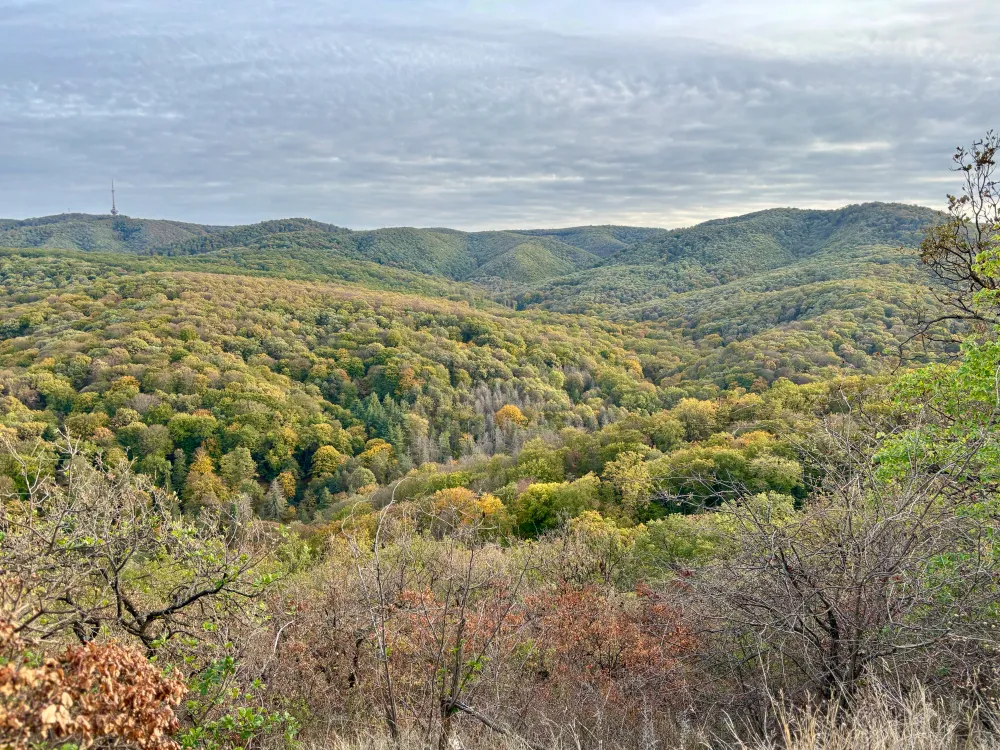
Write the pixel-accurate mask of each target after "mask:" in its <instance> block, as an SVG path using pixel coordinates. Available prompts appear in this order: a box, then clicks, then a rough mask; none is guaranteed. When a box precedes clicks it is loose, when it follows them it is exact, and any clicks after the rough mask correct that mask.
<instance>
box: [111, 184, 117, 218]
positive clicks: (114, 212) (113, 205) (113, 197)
mask: <svg viewBox="0 0 1000 750" xmlns="http://www.w3.org/2000/svg"><path fill="white" fill-rule="evenodd" d="M111 215H112V216H117V215H118V207H117V206H116V205H115V181H114V180H112V181H111Z"/></svg>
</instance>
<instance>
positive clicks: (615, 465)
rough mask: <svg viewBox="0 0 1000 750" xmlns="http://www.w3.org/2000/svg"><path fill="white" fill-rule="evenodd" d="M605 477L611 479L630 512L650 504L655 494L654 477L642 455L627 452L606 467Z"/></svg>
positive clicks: (620, 454) (619, 455)
mask: <svg viewBox="0 0 1000 750" xmlns="http://www.w3.org/2000/svg"><path fill="white" fill-rule="evenodd" d="M604 477H605V478H606V479H610V480H611V482H612V483H613V484H614V485H615V489H617V490H618V492H619V493H620V494H621V498H622V504H623V505H624V506H625V509H626V510H628V511H629V512H632V511H634V510H635V509H636V508H638V507H640V506H642V505H646V504H648V503H649V498H650V495H651V494H652V492H653V486H654V482H653V477H652V476H651V475H650V473H649V465H648V464H647V463H646V461H645V457H644V456H643V455H642V454H641V453H637V452H635V451H625V452H624V453H619V454H618V458H616V459H615V460H614V461H612V462H611V463H609V464H606V465H605V467H604Z"/></svg>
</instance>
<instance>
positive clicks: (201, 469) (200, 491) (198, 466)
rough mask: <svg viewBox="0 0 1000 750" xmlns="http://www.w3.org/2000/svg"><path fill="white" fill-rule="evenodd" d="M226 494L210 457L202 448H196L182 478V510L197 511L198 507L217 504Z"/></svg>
mask: <svg viewBox="0 0 1000 750" xmlns="http://www.w3.org/2000/svg"><path fill="white" fill-rule="evenodd" d="M226 494H227V493H226V488H225V486H224V485H223V484H222V480H221V479H219V477H218V476H216V474H215V467H214V465H213V464H212V457H211V456H209V455H208V451H206V450H205V449H204V448H198V450H196V451H195V453H194V459H193V460H192V461H191V466H190V468H189V469H188V473H187V478H186V479H185V480H184V492H183V493H182V497H183V499H184V510H185V511H186V512H189V513H197V512H198V509H199V508H203V507H206V506H208V507H214V506H218V505H219V504H220V503H221V502H222V500H223V499H224V498H225V497H226Z"/></svg>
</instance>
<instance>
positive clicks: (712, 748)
mask: <svg viewBox="0 0 1000 750" xmlns="http://www.w3.org/2000/svg"><path fill="white" fill-rule="evenodd" d="M775 715H776V717H777V720H776V722H775V724H776V725H777V727H778V729H777V732H776V735H777V736H775V737H773V738H770V739H760V738H750V737H749V735H751V734H752V733H751V732H749V731H742V730H741V729H739V728H738V727H737V726H736V725H734V724H730V725H729V727H728V729H727V730H726V731H725V732H723V733H722V734H723V735H724V736H722V737H718V738H716V739H714V740H705V739H696V738H695V737H694V736H692V738H691V740H690V741H689V742H682V743H680V744H677V742H676V741H670V740H667V739H665V738H658V739H653V738H649V739H648V740H646V741H644V742H639V743H636V742H635V741H634V740H632V741H624V742H618V743H615V742H607V741H605V742H604V743H595V742H588V741H587V740H586V739H585V738H582V737H579V736H576V735H575V733H574V732H572V731H563V732H561V735H562V736H561V737H560V738H558V739H556V738H553V739H552V740H551V741H550V742H543V743H539V744H540V745H541V746H542V747H545V748H550V749H551V750H587V749H588V748H594V750H597V749H598V748H600V749H601V750H862V749H863V750H1000V738H998V737H997V735H995V734H991V733H988V732H987V731H985V730H984V729H983V723H982V722H980V721H977V720H976V717H975V715H974V714H973V713H971V712H969V711H965V710H962V709H957V710H956V709H954V708H949V707H946V706H945V705H944V704H942V703H940V702H938V701H936V700H934V699H932V698H931V697H929V696H928V695H927V694H926V693H925V692H923V691H919V690H918V691H915V692H914V693H913V694H912V695H910V696H909V697H907V698H899V697H895V696H893V695H892V694H890V693H888V692H884V691H872V692H871V693H870V694H868V695H867V696H866V697H865V699H864V700H863V701H862V702H861V706H860V708H859V709H858V710H857V711H855V712H854V713H853V714H851V715H850V716H847V715H845V714H843V713H839V712H837V711H834V710H830V709H812V710H808V709H807V710H801V709H782V708H778V709H777V710H776V713H775ZM431 747H435V745H431ZM452 747H453V748H454V750H459V749H460V748H461V749H463V750H486V749H487V748H489V749H490V750H526V745H524V744H522V743H520V742H518V741H516V740H513V739H504V738H502V737H497V736H492V737H481V738H479V739H478V741H468V740H465V741H461V742H460V743H459V742H456V744H453V745H452ZM427 748H428V746H427V745H424V744H423V743H422V742H420V741H419V740H416V739H414V740H409V741H407V740H404V741H403V742H402V744H401V745H400V746H399V747H396V746H394V745H393V744H392V743H391V742H390V741H389V740H388V739H387V738H382V737H367V738H362V739H354V740H347V739H334V740H331V741H330V742H329V743H322V744H315V745H312V746H311V748H310V750H427Z"/></svg>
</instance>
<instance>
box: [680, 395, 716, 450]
mask: <svg viewBox="0 0 1000 750" xmlns="http://www.w3.org/2000/svg"><path fill="white" fill-rule="evenodd" d="M717 412H718V407H717V406H716V405H715V404H714V403H712V402H711V401H699V400H698V399H694V398H684V399H681V400H680V402H679V403H678V404H677V406H675V407H674V408H673V409H671V410H670V414H671V415H672V416H674V417H676V418H677V419H678V420H679V421H680V422H681V424H683V425H684V435H685V438H686V439H687V440H689V441H692V442H694V441H698V440H706V439H708V437H709V436H710V435H711V434H712V433H713V432H715V429H716V421H715V420H716V413H717Z"/></svg>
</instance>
